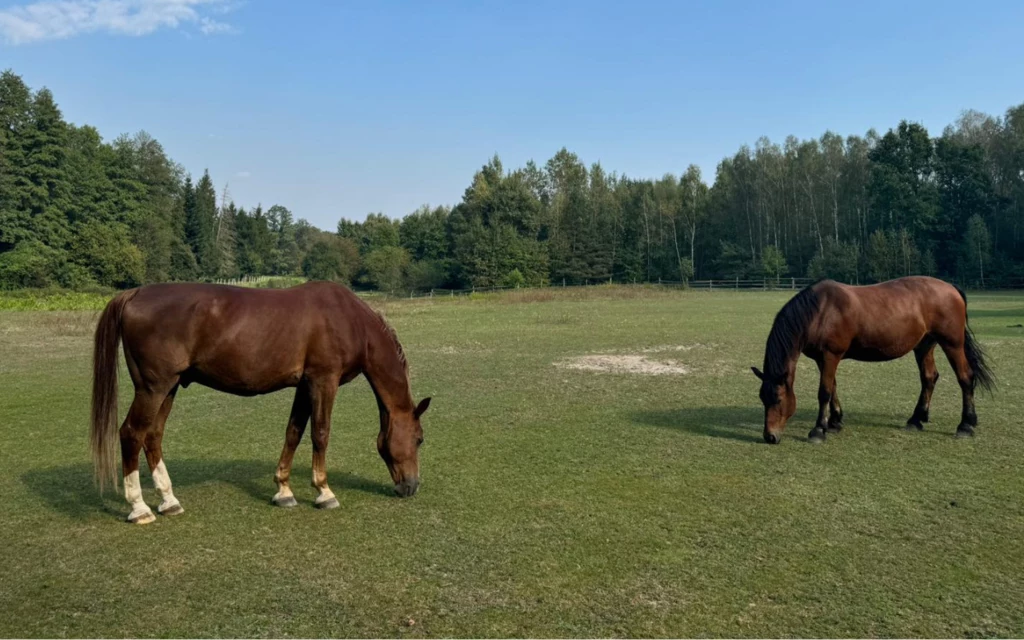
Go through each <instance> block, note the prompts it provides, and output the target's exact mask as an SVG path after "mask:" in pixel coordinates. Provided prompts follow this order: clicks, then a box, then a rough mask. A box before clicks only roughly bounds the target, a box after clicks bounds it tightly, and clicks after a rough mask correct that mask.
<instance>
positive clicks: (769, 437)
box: [764, 431, 779, 444]
mask: <svg viewBox="0 0 1024 640" xmlns="http://www.w3.org/2000/svg"><path fill="white" fill-rule="evenodd" d="M764 441H765V442H767V443H768V444H779V436H777V435H775V434H774V433H771V432H770V431H765V432H764Z"/></svg>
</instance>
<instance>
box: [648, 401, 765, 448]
mask: <svg viewBox="0 0 1024 640" xmlns="http://www.w3.org/2000/svg"><path fill="white" fill-rule="evenodd" d="M630 418H631V419H632V420H633V421H634V422H637V423H639V424H643V425H647V426H650V427H662V428H665V429H678V430H679V431H689V432H690V433H695V434H697V435H701V436H710V437H712V438H725V439H727V440H738V441H740V442H764V440H763V439H762V438H761V430H762V426H761V425H762V423H763V421H764V411H763V410H762V409H760V408H759V407H687V408H684V409H670V410H659V411H652V410H648V411H635V412H633V413H631V414H630Z"/></svg>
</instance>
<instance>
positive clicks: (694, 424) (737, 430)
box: [630, 406, 928, 443]
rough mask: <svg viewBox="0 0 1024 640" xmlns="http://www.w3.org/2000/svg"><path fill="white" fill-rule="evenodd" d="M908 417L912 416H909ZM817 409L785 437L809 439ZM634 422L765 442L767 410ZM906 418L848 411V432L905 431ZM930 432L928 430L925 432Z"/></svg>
mask: <svg viewBox="0 0 1024 640" xmlns="http://www.w3.org/2000/svg"><path fill="white" fill-rule="evenodd" d="M908 415H909V414H908ZM816 416H817V410H809V409H805V410H797V412H796V414H795V415H794V416H793V417H792V418H791V419H790V421H789V424H788V425H787V427H786V437H788V438H794V437H795V438H796V439H798V440H807V437H806V435H805V434H806V433H807V432H809V431H810V429H811V427H812V426H814V420H815V418H816ZM630 419H632V420H633V422H636V423H639V424H643V425H646V426H650V427H662V428H664V429H676V430H679V431H688V432H690V433H694V434H697V435H701V436H708V437H711V438H724V439H726V440H736V441H739V442H752V443H763V442H764V438H763V436H762V431H763V429H764V426H763V425H764V409H762V408H761V407H757V406H750V407H687V408H683V409H664V410H658V411H636V412H633V413H631V414H630ZM905 421H906V418H904V419H900V417H899V416H896V415H893V414H884V413H876V412H870V411H869V412H857V413H856V414H851V413H850V412H849V410H847V411H846V419H845V429H858V428H884V429H889V428H891V429H903V427H904V425H905ZM926 431H928V429H926Z"/></svg>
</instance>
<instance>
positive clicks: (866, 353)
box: [843, 337, 921, 362]
mask: <svg viewBox="0 0 1024 640" xmlns="http://www.w3.org/2000/svg"><path fill="white" fill-rule="evenodd" d="M920 341H921V337H911V338H907V339H903V340H895V341H884V342H883V341H878V342H871V341H863V340H854V341H853V342H852V343H851V344H850V348H849V349H847V350H846V354H845V355H844V356H843V358H844V359H847V360H862V361H865V362H885V361H887V360H895V359H897V358H902V357H903V356H905V355H907V354H908V353H910V352H911V351H913V350H914V347H916V346H917V343H919V342H920Z"/></svg>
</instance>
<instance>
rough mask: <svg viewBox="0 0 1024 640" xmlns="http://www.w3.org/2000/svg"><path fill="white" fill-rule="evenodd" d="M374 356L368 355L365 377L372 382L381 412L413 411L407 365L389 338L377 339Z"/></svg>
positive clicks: (371, 385)
mask: <svg viewBox="0 0 1024 640" xmlns="http://www.w3.org/2000/svg"><path fill="white" fill-rule="evenodd" d="M375 342H376V344H375V347H376V348H374V349H373V350H372V354H371V353H368V354H367V357H366V364H365V367H364V369H363V375H365V376H366V379H367V380H368V381H369V382H370V387H372V388H373V392H374V394H375V395H376V396H377V403H378V404H379V405H380V408H381V411H388V412H394V411H412V410H413V408H414V404H413V400H412V392H411V390H410V389H409V374H408V372H407V371H406V368H405V363H403V362H402V361H401V359H400V358H399V357H398V353H397V352H396V351H395V349H394V347H393V345H392V344H391V339H390V338H389V337H388V336H381V337H377V338H375Z"/></svg>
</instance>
